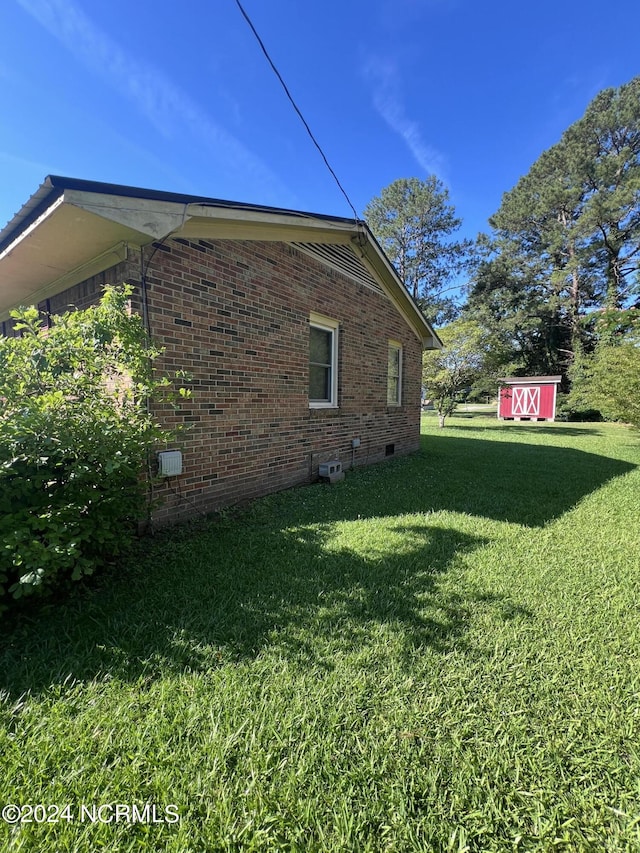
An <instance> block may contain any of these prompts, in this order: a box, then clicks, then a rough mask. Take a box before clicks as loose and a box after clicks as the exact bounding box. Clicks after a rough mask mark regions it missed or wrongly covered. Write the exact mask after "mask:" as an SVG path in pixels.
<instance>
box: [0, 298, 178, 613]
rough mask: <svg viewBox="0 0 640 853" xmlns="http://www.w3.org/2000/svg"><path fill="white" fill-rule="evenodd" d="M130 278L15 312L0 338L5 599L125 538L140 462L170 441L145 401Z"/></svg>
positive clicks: (144, 360)
mask: <svg viewBox="0 0 640 853" xmlns="http://www.w3.org/2000/svg"><path fill="white" fill-rule="evenodd" d="M130 293H131V289H130V288H128V287H121V288H107V289H106V291H105V294H104V296H103V298H102V300H101V301H100V304H99V305H97V306H94V307H91V308H88V309H87V310H85V311H70V312H68V313H66V314H64V315H61V316H57V317H54V318H52V324H51V326H50V328H48V329H45V328H43V327H42V324H41V319H40V316H39V314H38V311H37V309H36V308H33V307H31V308H21V309H19V310H16V311H14V312H12V316H13V318H14V320H15V328H16V330H18V331H19V332H20V336H19V337H0V399H1V400H2V411H1V412H0V607H3V609H6V607H7V603H8V601H10V600H11V598H13V599H18V598H22V597H23V596H25V595H28V594H32V593H34V592H39V593H42V592H43V591H47V590H51V589H52V588H53V587H54V586H59V585H61V584H63V583H65V582H67V581H68V580H78V579H79V578H81V577H83V576H84V575H88V574H91V573H92V572H93V571H94V570H95V569H96V568H97V567H98V566H100V565H102V564H104V563H105V562H108V561H111V560H112V559H113V558H114V557H115V556H116V555H118V554H120V553H121V552H122V551H123V550H124V549H125V548H126V547H127V546H128V545H129V544H130V543H131V540H132V538H133V536H134V535H135V533H136V530H137V525H138V521H139V520H140V519H141V518H143V517H144V513H145V504H146V488H145V484H144V478H143V476H142V473H143V471H144V467H145V462H146V458H147V452H148V449H149V448H150V446H151V444H152V443H153V442H156V441H160V440H166V439H167V438H168V436H167V434H166V433H164V431H163V430H161V429H160V428H159V426H158V425H157V423H156V422H155V421H154V419H153V417H152V415H151V414H150V411H149V408H148V407H147V406H146V405H145V402H146V401H147V400H148V399H149V398H150V397H151V396H158V394H160V393H164V392H165V391H167V390H168V389H169V382H168V380H167V379H160V380H158V379H156V378H155V377H154V372H153V361H154V359H155V358H156V357H157V356H158V355H159V351H158V350H157V349H154V348H153V347H151V346H150V345H149V341H148V340H147V337H146V334H145V330H144V327H143V324H142V321H141V319H140V318H139V317H138V316H136V315H132V314H131V312H130V310H129V296H130Z"/></svg>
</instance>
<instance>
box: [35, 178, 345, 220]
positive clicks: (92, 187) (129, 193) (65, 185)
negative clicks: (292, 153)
mask: <svg viewBox="0 0 640 853" xmlns="http://www.w3.org/2000/svg"><path fill="white" fill-rule="evenodd" d="M45 181H48V182H49V183H50V184H51V186H52V187H55V188H56V189H58V190H59V191H60V192H64V190H78V191H80V192H88V193H102V194H103V195H119V196H123V197H124V198H144V199H149V200H151V201H168V202H175V203H177V204H202V205H207V204H209V205H211V206H212V207H223V208H225V207H226V208H229V209H230V210H236V209H237V210H256V211H260V212H263V213H283V214H289V215H290V216H300V217H303V218H305V219H307V218H311V219H325V220H327V221H328V222H344V223H346V224H351V225H354V224H356V223H357V222H358V220H356V219H349V218H348V217H343V216H329V215H327V214H324V213H310V212H308V211H304V210H290V209H288V208H284V207H270V206H268V205H264V204H251V203H249V202H244V201H229V200H228V199H222V198H211V197H209V196H202V195H189V194H187V193H174V192H164V191H163V190H149V189H145V188H144V187H131V186H126V185H125V184H110V183H105V182H102V181H85V180H82V179H81V178H66V177H62V176H60V175H48V176H47V178H46V179H45Z"/></svg>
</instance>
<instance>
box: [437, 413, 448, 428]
mask: <svg viewBox="0 0 640 853" xmlns="http://www.w3.org/2000/svg"><path fill="white" fill-rule="evenodd" d="M445 417H446V415H443V414H440V413H439V414H438V425H439V427H440V429H442V427H443V426H444V419H445Z"/></svg>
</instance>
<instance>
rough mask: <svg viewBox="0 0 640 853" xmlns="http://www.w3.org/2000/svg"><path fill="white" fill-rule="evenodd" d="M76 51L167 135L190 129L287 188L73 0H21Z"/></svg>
mask: <svg viewBox="0 0 640 853" xmlns="http://www.w3.org/2000/svg"><path fill="white" fill-rule="evenodd" d="M18 2H19V3H20V5H21V6H22V7H23V9H25V11H26V12H28V13H29V14H30V15H31V16H32V17H33V18H35V19H36V20H37V21H38V22H39V23H40V24H41V25H42V26H43V27H45V28H46V29H47V30H48V31H49V32H50V33H51V34H52V35H53V36H54V37H55V38H56V39H58V40H59V41H60V42H61V43H62V44H63V45H64V46H65V47H66V48H67V49H68V50H69V51H70V52H71V53H72V54H74V55H75V57H76V58H77V59H78V60H79V61H80V62H82V63H83V64H84V65H85V66H87V67H89V68H90V69H91V70H92V71H94V72H95V73H96V74H98V75H100V76H101V77H103V78H104V79H105V80H106V82H107V83H108V84H109V85H111V86H112V87H113V88H114V89H116V90H117V91H118V92H120V94H122V95H124V96H125V97H127V98H128V99H129V100H130V101H132V102H133V103H134V105H135V106H136V108H137V110H138V111H139V112H140V113H141V114H142V115H144V116H145V117H146V118H147V120H148V121H150V122H151V123H152V124H153V126H154V127H155V128H156V129H157V130H158V131H159V132H160V133H161V134H162V135H163V136H164V137H165V138H174V137H176V136H178V135H180V136H181V137H184V135H185V133H188V134H189V135H190V136H191V137H192V138H194V139H195V140H197V142H198V144H199V145H200V146H201V147H203V148H205V149H207V153H208V155H209V156H210V154H211V153H212V152H213V154H214V156H215V157H216V159H217V160H218V162H220V163H222V164H224V166H225V168H226V169H233V170H234V171H236V172H237V173H238V175H239V176H242V178H243V179H245V178H246V177H247V175H249V176H251V179H252V181H253V183H254V184H255V185H258V186H259V187H260V188H261V190H262V191H263V192H269V191H272V192H273V193H280V194H283V193H284V194H286V195H288V193H287V192H286V191H285V190H284V188H283V187H281V186H279V184H278V179H277V178H276V176H275V175H274V174H273V173H272V172H271V171H270V170H269V169H268V168H267V166H266V165H265V164H264V163H263V162H262V161H261V160H260V159H259V158H257V157H256V156H255V155H254V154H253V153H252V152H251V151H249V149H247V148H246V147H245V146H244V145H243V144H242V143H241V142H240V141H239V140H238V139H236V138H235V137H234V136H232V135H231V134H230V133H228V132H227V131H226V130H225V129H224V128H223V127H221V126H220V125H218V124H216V123H215V122H214V121H213V120H212V119H211V118H210V117H209V115H208V114H207V113H206V111H205V110H204V109H203V108H202V107H201V106H200V105H199V104H197V103H196V102H195V101H194V100H193V99H192V98H191V97H190V96H189V95H188V94H187V93H186V92H185V91H183V90H182V89H180V88H179V87H177V86H175V85H174V84H173V83H172V81H171V80H170V79H169V78H168V77H167V75H166V74H164V73H163V72H162V71H160V70H159V69H158V68H156V67H154V66H152V65H150V64H148V63H145V62H143V61H141V60H139V59H138V58H135V57H132V56H130V55H128V54H127V53H126V52H125V51H124V50H123V49H122V48H121V47H120V46H119V45H118V44H117V43H116V42H115V41H114V40H113V39H112V38H111V37H110V36H109V35H108V34H106V33H105V32H103V31H102V30H100V29H99V28H98V27H97V26H96V25H95V24H94V23H93V22H92V21H91V20H90V19H89V18H88V17H87V15H85V13H84V12H83V11H82V10H81V9H80V8H79V7H78V6H77V5H75V3H74V2H73V0H18Z"/></svg>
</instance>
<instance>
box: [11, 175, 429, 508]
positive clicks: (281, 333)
mask: <svg viewBox="0 0 640 853" xmlns="http://www.w3.org/2000/svg"><path fill="white" fill-rule="evenodd" d="M124 281H126V282H128V283H129V284H131V285H133V286H134V288H135V290H134V308H135V309H136V310H138V311H140V312H141V314H142V316H143V317H144V319H145V322H146V324H147V326H148V328H149V331H150V333H151V335H152V337H153V339H154V341H155V342H156V343H157V344H158V345H160V346H162V347H164V348H165V351H164V355H163V357H162V362H161V363H160V364H159V365H158V366H159V368H160V369H161V370H166V371H168V372H172V371H175V370H176V369H184V370H186V371H187V372H188V373H189V375H190V377H191V379H190V382H189V387H190V388H191V391H192V397H191V399H189V400H187V401H186V402H185V404H184V405H183V407H182V409H181V411H180V412H179V417H180V418H182V419H184V421H185V422H186V423H188V424H189V425H190V429H189V430H188V431H187V432H186V433H185V435H184V437H183V438H182V439H181V442H180V449H181V451H182V460H181V462H182V468H181V473H180V474H178V475H176V476H174V477H170V478H167V479H166V480H161V481H160V484H159V485H158V486H156V487H155V493H156V495H157V496H159V497H161V498H162V499H163V502H162V505H161V507H160V509H159V510H158V511H157V514H156V517H157V520H159V521H166V520H169V519H175V518H179V517H181V516H187V515H189V514H191V513H192V512H193V511H194V509H195V508H196V507H197V508H200V509H203V510H206V509H216V508H219V507H222V506H228V505H231V504H234V503H237V502H240V501H245V500H248V499H251V498H254V497H257V496H259V495H262V494H265V493H268V492H272V491H276V490H279V489H283V488H287V487H290V486H294V485H297V484H302V483H307V482H310V481H312V480H314V479H316V478H317V477H318V470H319V465H320V464H321V463H323V462H327V461H329V460H338V461H339V462H341V463H342V466H343V467H344V468H348V467H350V466H351V465H363V464H367V463H372V462H377V461H379V460H382V459H384V458H385V457H388V456H394V455H399V454H405V453H410V452H412V451H414V450H416V449H417V448H418V444H419V428H420V389H421V354H422V350H423V349H424V348H437V347H440V345H441V344H440V341H439V340H438V337H437V335H436V334H435V333H434V331H433V329H432V328H431V326H430V325H429V323H428V322H427V321H426V320H425V318H424V317H423V315H422V314H421V313H420V311H419V309H418V307H417V306H416V304H415V302H414V301H413V300H412V299H411V297H410V296H409V294H408V293H407V291H406V289H405V287H404V286H403V284H402V282H401V281H400V279H399V278H398V275H397V273H396V272H395V270H394V269H393V267H392V266H391V264H390V263H389V261H388V259H387V258H386V256H385V255H384V253H383V252H382V250H381V249H380V247H379V246H378V244H377V242H376V241H375V239H374V237H373V236H372V234H371V232H370V231H369V229H368V227H367V226H366V225H365V224H364V223H363V222H360V221H356V220H352V219H341V218H334V217H328V216H320V215H315V214H307V213H301V212H297V211H290V210H280V209H274V208H268V207H262V206H257V205H249V204H238V203H232V202H226V201H220V200H216V199H209V198H200V197H195V196H184V195H177V194H174V193H163V192H156V191H151V190H143V189H137V188H133V187H123V186H116V185H111V184H101V183H95V182H88V181H81V180H76V179H70V178H60V177H53V176H50V177H48V178H46V179H45V181H44V183H43V184H42V185H41V187H40V188H39V189H38V190H37V192H36V193H35V194H34V195H33V196H32V197H31V198H30V199H29V201H27V203H26V204H25V205H24V206H23V208H22V209H21V210H20V211H19V212H18V213H17V214H16V215H15V216H14V218H13V219H12V220H11V222H9V224H8V225H7V226H6V227H5V228H4V229H3V230H2V231H0V324H1V326H0V330H1V331H2V333H3V334H11V331H12V330H11V322H10V319H9V311H10V310H11V308H13V307H15V306H17V305H26V304H37V305H38V306H39V307H40V309H41V310H42V312H43V317H45V318H46V316H47V315H48V314H55V313H61V312H62V311H64V310H67V308H69V307H77V308H84V307H87V306H88V305H90V304H92V303H94V302H95V301H96V300H98V299H99V297H100V294H101V291H102V289H103V287H104V285H106V284H119V283H121V282H124ZM159 415H160V419H161V420H163V421H164V422H165V423H171V422H172V419H175V418H177V417H178V415H176V414H175V413H173V412H168V411H164V412H159Z"/></svg>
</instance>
